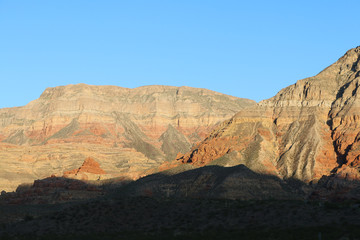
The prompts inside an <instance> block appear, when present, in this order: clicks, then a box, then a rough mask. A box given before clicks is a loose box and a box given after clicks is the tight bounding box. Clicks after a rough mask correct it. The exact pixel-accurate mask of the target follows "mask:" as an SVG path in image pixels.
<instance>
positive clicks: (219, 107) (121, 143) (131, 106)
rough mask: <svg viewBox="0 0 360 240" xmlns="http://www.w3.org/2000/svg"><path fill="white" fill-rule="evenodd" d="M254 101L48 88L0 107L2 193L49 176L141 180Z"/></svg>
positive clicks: (157, 90)
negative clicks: (21, 101)
mask: <svg viewBox="0 0 360 240" xmlns="http://www.w3.org/2000/svg"><path fill="white" fill-rule="evenodd" d="M254 103H255V102H254V101H251V100H247V99H240V98H236V97H232V96H228V95H224V94H220V93H217V92H213V91H210V90H206V89H196V88H190V87H169V86H145V87H139V88H135V89H127V88H121V87H116V86H90V85H85V84H78V85H68V86H61V87H55V88H48V89H46V90H45V91H44V92H43V94H42V95H41V96H40V98H39V99H37V100H35V101H32V102H30V103H29V104H28V105H26V106H23V107H17V108H6V109H0V190H5V191H13V190H15V189H16V188H17V186H18V185H19V184H22V183H32V182H33V181H34V180H35V179H42V178H45V177H49V176H51V175H55V176H59V177H61V176H63V175H65V176H67V177H72V178H77V179H83V180H101V179H108V178H114V177H118V178H123V179H137V178H139V177H140V176H142V175H144V174H145V172H147V171H150V170H151V169H154V168H157V167H158V166H160V165H161V164H162V163H164V161H167V160H171V159H174V158H175V156H176V155H177V154H178V153H179V152H182V153H185V152H187V151H188V150H190V148H191V146H192V145H193V144H194V143H196V142H198V141H200V140H202V139H203V138H204V137H205V136H206V135H207V134H208V133H209V132H210V131H211V130H212V129H213V127H214V126H215V125H217V124H219V123H221V122H223V121H224V120H226V119H229V118H231V117H232V116H233V115H234V114H235V113H236V112H238V111H239V110H240V109H242V108H244V107H247V106H249V105H253V104H254ZM88 157H90V158H91V159H92V163H91V164H86V166H83V163H84V161H85V159H87V158H88ZM92 167H94V168H93V169H91V168H92ZM150 172H151V171H150Z"/></svg>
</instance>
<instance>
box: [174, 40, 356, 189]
mask: <svg viewBox="0 0 360 240" xmlns="http://www.w3.org/2000/svg"><path fill="white" fill-rule="evenodd" d="M359 81H360V47H356V48H353V49H351V50H349V51H348V52H347V53H346V54H345V55H344V56H343V57H341V58H340V59H339V60H338V61H337V62H335V63H334V64H332V65H331V66H329V67H328V68H326V69H325V70H323V71H322V72H320V73H319V74H318V75H316V76H314V77H310V78H306V79H303V80H300V81H298V82H296V83H295V84H294V85H291V86H289V87H287V88H284V89H282V90H281V91H280V92H279V93H278V94H276V96H274V97H273V98H270V99H268V100H264V101H261V102H259V103H258V104H257V105H255V106H252V107H250V108H247V109H246V110H241V111H240V112H239V113H237V114H236V115H235V116H234V117H233V118H232V119H230V120H229V121H226V122H225V123H223V124H222V125H221V126H220V127H218V128H217V129H215V130H214V131H213V132H212V133H211V134H210V135H209V136H208V137H207V138H206V139H205V140H204V141H203V142H201V143H200V144H198V145H197V146H195V147H193V149H192V151H190V152H189V153H187V154H184V155H182V156H179V157H178V160H179V161H181V162H183V163H191V164H193V165H197V166H204V165H207V164H209V163H211V162H213V161H214V160H216V162H217V163H218V164H220V165H226V166H232V165H238V164H245V165H246V166H248V167H249V168H250V169H252V170H253V171H256V172H259V173H266V174H272V175H275V176H278V177H280V178H284V179H287V178H295V179H299V180H301V181H304V182H310V181H317V180H319V179H320V178H321V177H322V176H329V175H332V174H336V175H338V176H339V177H342V178H350V176H351V178H352V179H359V176H360V174H359V167H360V165H359V159H360V146H359V145H360V142H359V139H360V137H359V136H360V129H359V124H360V122H359V106H360V98H359V97H358V93H359Z"/></svg>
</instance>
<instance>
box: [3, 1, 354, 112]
mask: <svg viewBox="0 0 360 240" xmlns="http://www.w3.org/2000/svg"><path fill="white" fill-rule="evenodd" d="M359 9H360V1H346V0H344V1H333V0H316V1H314V0H312V1H307V0H303V1H276V0H274V1H261V0H260V1H241V0H237V1H236V0H234V1H231V0H218V1H211V0H204V1H202V0H191V1H188V0H181V1H175V0H174V1H172V0H167V1H165V0H164V1H160V0H153V1H150V0H147V1H140V0H128V1H125V0H124V1H121V0H116V1H115V0H114V1H112V0H101V1H100V0H51V1H50V0H0V81H1V87H0V107H13V106H21V105H25V104H27V103H28V102H29V101H32V100H34V99H36V98H38V97H39V96H40V94H41V93H42V92H43V91H44V89H45V88H47V87H54V86H59V85H67V84H75V83H87V84H95V85H117V86H122V87H129V88H134V87H138V86H142V85H153V84H157V85H173V86H191V87H201V88H208V89H211V90H215V91H218V92H222V93H226V94H229V95H233V96H238V97H244V98H250V99H254V100H256V101H260V100H263V99H266V98H269V97H272V96H273V95H275V94H276V93H277V92H278V91H279V90H280V89H282V88H284V87H286V86H288V85H290V84H293V83H295V82H296V81H297V80H299V79H302V78H305V77H310V76H313V75H315V74H317V73H318V72H320V71H321V70H322V69H324V68H325V67H327V66H328V65H330V64H331V63H333V62H335V61H336V60H337V59H338V58H339V57H341V56H342V55H343V54H344V53H345V52H346V51H347V50H348V49H350V48H353V47H356V46H358V45H360V31H359V29H358V26H359V17H358V16H359V12H358V11H359Z"/></svg>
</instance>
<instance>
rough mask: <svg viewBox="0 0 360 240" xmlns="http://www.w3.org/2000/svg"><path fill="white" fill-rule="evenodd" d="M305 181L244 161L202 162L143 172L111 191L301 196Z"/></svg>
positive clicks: (125, 193) (126, 194)
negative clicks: (251, 166)
mask: <svg viewBox="0 0 360 240" xmlns="http://www.w3.org/2000/svg"><path fill="white" fill-rule="evenodd" d="M304 186H306V184H305V183H303V182H301V181H299V180H295V179H288V180H286V181H284V180H282V179H280V178H278V177H276V176H273V175H266V174H260V173H256V172H254V171H252V170H250V169H249V168H247V167H246V166H245V165H237V166H234V167H222V166H205V167H201V168H197V169H191V170H186V171H184V172H179V173H177V172H176V171H175V173H171V172H169V171H164V172H160V173H156V174H153V175H149V176H146V177H144V178H141V179H139V180H137V181H135V182H132V183H129V184H127V185H126V186H123V187H121V188H118V189H116V190H115V192H113V196H116V197H129V196H148V197H159V198H183V197H191V198H226V199H241V200H249V199H258V200H260V199H303V198H304V196H305V193H304V191H303V190H302V188H303V187H304Z"/></svg>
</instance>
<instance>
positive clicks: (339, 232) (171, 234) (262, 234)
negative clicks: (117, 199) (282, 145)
mask: <svg viewBox="0 0 360 240" xmlns="http://www.w3.org/2000/svg"><path fill="white" fill-rule="evenodd" d="M359 237H360V228H359V226H356V225H347V226H321V227H303V228H292V229H267V228H249V229H242V230H236V231H235V230H234V231H225V230H223V229H213V230H205V231H203V232H191V233H187V232H179V231H172V230H170V229H164V230H162V231H160V232H157V233H153V234H152V233H141V232H119V233H88V234H68V235H54V234H49V235H44V236H36V235H32V236H31V235H24V236H16V237H10V236H3V237H0V240H12V239H17V240H67V239H68V240H73V239H77V240H112V239H118V240H122V239H124V240H125V239H126V240H168V239H175V240H183V239H184V240H185V239H186V240H198V239H199V240H200V239H215V240H216V239H219V240H223V239H242V240H257V239H259V240H264V239H269V240H282V239H286V240H303V239H304V240H305V239H306V240H308V239H326V240H332V239H334V240H335V239H349V240H351V239H359Z"/></svg>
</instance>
